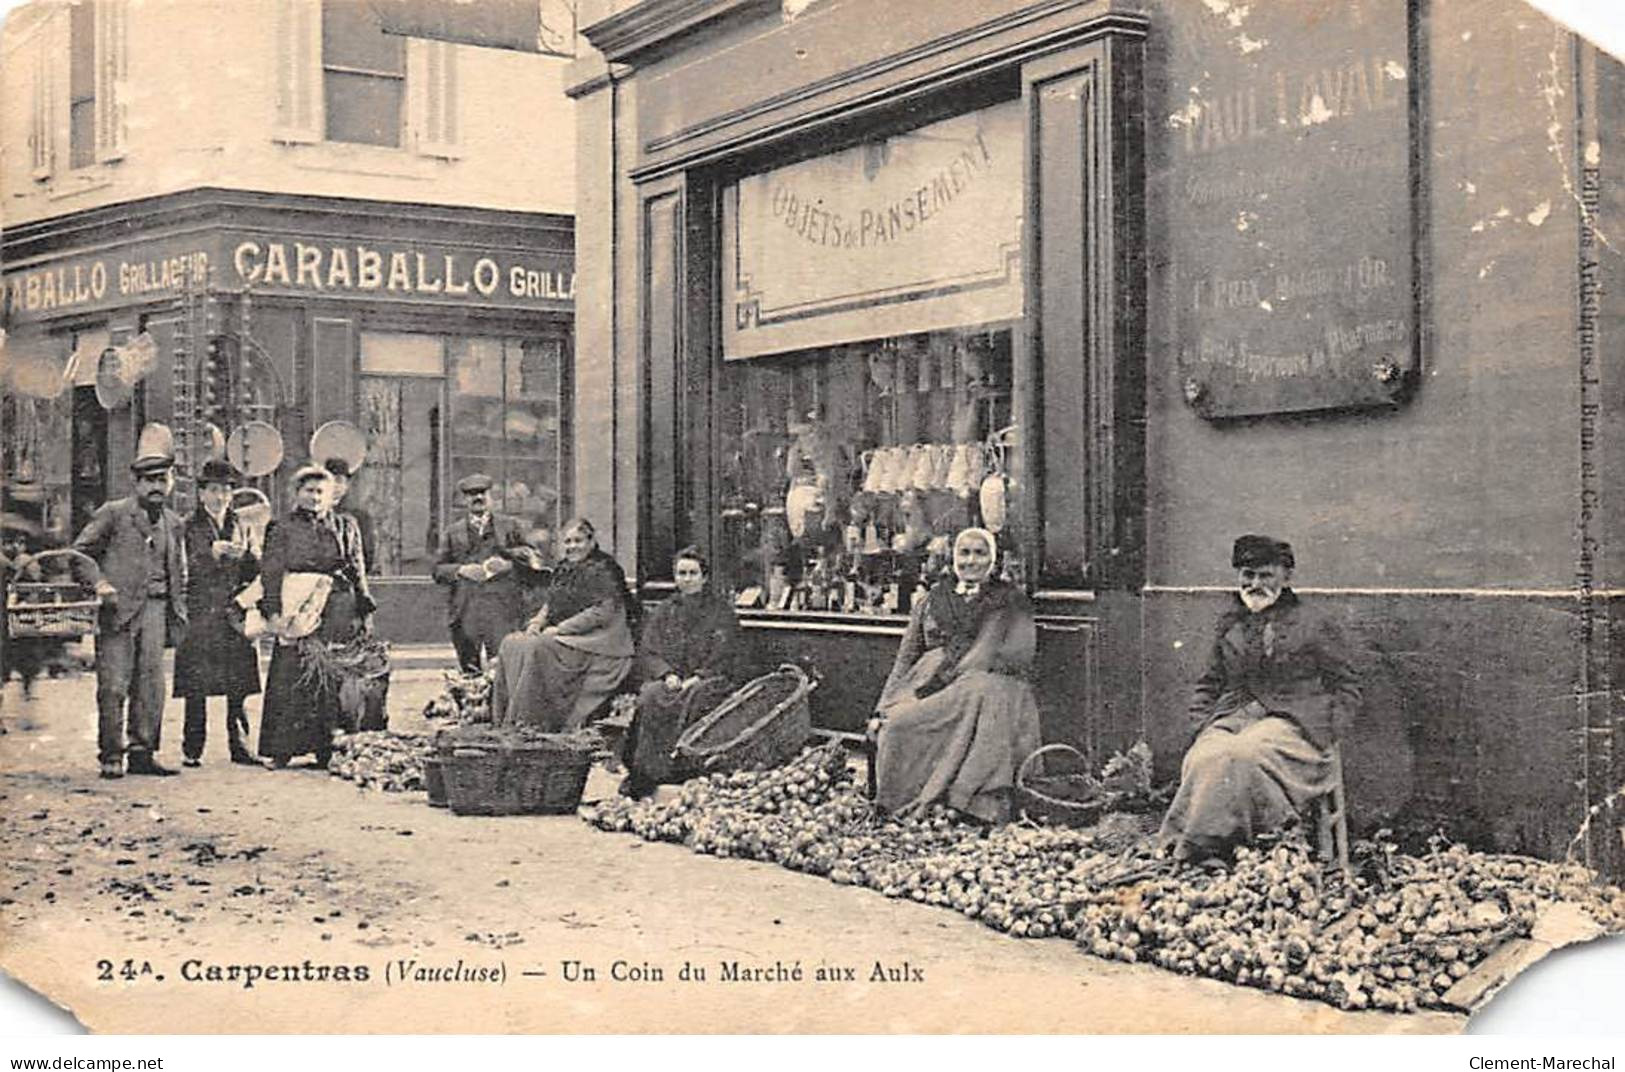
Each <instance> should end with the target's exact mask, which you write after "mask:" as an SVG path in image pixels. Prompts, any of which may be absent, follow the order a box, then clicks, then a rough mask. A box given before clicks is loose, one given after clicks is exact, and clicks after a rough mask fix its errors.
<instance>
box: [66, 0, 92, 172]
mask: <svg viewBox="0 0 1625 1072" xmlns="http://www.w3.org/2000/svg"><path fill="white" fill-rule="evenodd" d="M95 162H96V4H95V3H94V0H80V2H79V3H77V4H74V5H73V7H72V8H71V9H69V15H68V166H69V167H71V168H82V167H88V166H90V165H91V164H94V163H95Z"/></svg>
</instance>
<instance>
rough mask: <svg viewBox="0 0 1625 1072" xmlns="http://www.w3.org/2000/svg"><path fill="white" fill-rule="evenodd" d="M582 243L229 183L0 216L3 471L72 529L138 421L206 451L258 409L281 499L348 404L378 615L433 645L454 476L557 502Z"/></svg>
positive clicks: (124, 461)
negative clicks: (115, 366)
mask: <svg viewBox="0 0 1625 1072" xmlns="http://www.w3.org/2000/svg"><path fill="white" fill-rule="evenodd" d="M572 260H573V257H572V237H571V223H570V220H569V218H568V217H559V216H546V215H534V214H521V213H504V212H487V211H480V210H468V209H452V208H445V207H435V208H432V209H431V208H428V207H419V206H398V205H384V204H373V203H366V202H357V201H339V200H334V199H321V198H303V197H290V196H272V195H256V194H242V193H227V192H221V191H199V192H194V193H188V194H180V195H175V196H173V197H166V198H158V199H154V200H153V201H149V202H142V203H139V204H130V205H122V206H117V207H114V208H109V209H100V210H96V211H94V212H89V213H85V214H83V215H82V216H76V217H60V218H56V219H53V220H48V221H43V222H41V223H38V224H30V225H25V226H20V227H17V228H15V229H12V230H8V231H7V233H6V235H5V264H6V267H7V271H6V275H5V294H6V301H7V313H8V317H9V324H8V327H7V332H8V334H7V337H6V356H7V367H8V370H9V371H8V382H7V390H6V392H5V396H4V402H3V406H4V408H3V411H0V418H3V419H4V422H5V429H4V442H5V444H6V454H5V457H4V466H5V478H6V481H7V483H8V484H16V483H19V482H25V483H27V484H30V485H34V486H38V487H40V488H41V489H42V490H43V496H44V498H45V500H46V502H47V506H46V511H45V512H46V514H47V524H48V525H49V526H50V527H51V528H52V529H53V530H54V531H55V532H56V533H57V534H58V535H60V536H64V537H66V536H71V533H72V532H73V531H74V530H75V529H76V528H77V527H78V526H79V525H81V524H82V523H83V521H84V520H85V519H86V518H88V516H89V513H90V511H92V510H94V509H95V507H96V506H97V505H98V504H99V503H101V502H102V501H104V500H105V499H107V498H109V497H112V496H116V495H118V494H121V493H122V492H123V491H124V490H125V489H126V486H127V480H128V476H127V473H128V468H127V467H128V463H129V460H130V452H131V450H132V449H133V447H134V442H135V433H136V431H138V430H139V428H140V427H141V426H142V425H143V424H144V423H145V422H147V421H164V422H166V423H170V424H172V425H174V426H175V427H176V429H177V434H178V439H180V440H181V441H182V444H183V447H184V448H185V449H186V450H187V451H188V452H189V453H191V454H192V455H194V456H196V457H201V456H203V455H205V454H207V453H208V452H209V451H210V450H211V449H214V450H218V449H219V446H220V445H221V444H222V443H226V442H229V441H230V440H231V437H232V435H233V433H234V432H235V431H236V430H238V429H240V428H243V427H244V426H246V425H250V424H256V423H257V424H259V425H268V426H269V427H270V428H274V429H275V430H276V432H277V433H278V434H279V436H280V441H281V450H282V463H281V466H280V468H279V469H278V470H277V471H276V473H273V474H268V475H266V476H264V477H261V478H260V479H259V480H258V481H256V483H257V484H258V485H259V486H260V487H261V488H262V489H263V490H264V491H265V492H266V493H267V495H268V496H269V497H270V498H271V500H272V502H273V504H275V505H276V508H277V509H278V510H280V509H281V508H282V507H283V506H284V504H285V499H284V496H285V493H286V487H285V484H286V481H285V479H283V478H284V476H285V475H286V474H287V473H289V472H291V471H292V468H291V467H292V466H294V465H296V464H298V463H299V462H300V461H302V460H304V459H305V457H306V455H307V454H308V450H309V443H310V440H311V435H312V433H313V432H314V431H315V430H316V429H317V428H319V427H321V426H322V425H323V424H325V423H327V422H329V421H335V420H340V421H347V422H350V423H352V424H354V425H356V426H358V427H359V428H360V429H361V430H362V432H364V433H365V435H366V438H367V443H368V447H367V459H366V464H365V465H364V467H363V468H362V469H361V470H360V472H359V474H358V475H357V477H356V478H355V481H354V483H353V486H352V489H351V491H350V496H349V499H348V500H347V502H348V503H349V504H350V505H352V506H356V507H359V508H361V509H363V510H365V511H366V513H367V514H368V515H369V516H370V519H371V528H372V536H373V539H374V543H375V546H376V554H375V556H374V557H375V561H374V562H372V563H370V564H369V569H370V570H371V572H373V573H374V574H375V575H376V577H377V582H376V587H377V589H378V591H379V593H380V602H381V604H382V605H381V608H380V615H379V619H378V620H379V624H380V628H381V629H382V630H384V631H385V632H386V633H387V634H388V635H389V636H390V637H391V639H397V640H432V641H440V640H443V639H444V637H443V615H441V614H440V613H439V607H440V599H439V595H438V592H437V590H436V589H435V588H434V586H433V584H432V582H431V581H430V580H429V576H428V575H429V572H430V568H431V566H432V564H433V560H434V557H435V554H436V550H437V547H438V543H439V539H440V533H441V531H442V529H443V527H444V526H445V524H446V523H447V522H448V521H449V520H450V519H453V518H455V517H456V516H457V514H458V512H459V504H458V502H457V501H456V494H455V488H456V485H457V481H458V480H459V479H460V478H461V477H463V476H465V475H467V474H469V473H472V472H485V473H488V474H490V475H491V476H492V477H493V478H494V480H495V481H496V492H497V500H496V501H497V508H498V509H499V510H503V511H505V512H508V513H512V514H516V515H518V516H519V517H521V518H522V519H523V520H524V522H525V523H526V524H527V526H530V527H545V528H552V529H556V527H557V525H558V523H559V521H560V520H562V519H563V517H564V516H565V515H566V514H567V513H568V512H569V508H570V506H569V504H570V495H571V487H570V485H571V473H572V470H573V466H574V463H573V459H572V453H571V451H572V447H571V437H570V426H569V422H570V414H571V393H570V392H571V361H572V356H571V355H572V339H571V309H572V304H573V292H574V272H573V267H572ZM143 334H144V336H145V338H146V339H150V340H151V342H150V345H149V347H148V351H149V360H147V361H145V362H143V363H142V367H141V368H138V369H134V370H130V371H128V372H127V373H126V375H125V377H124V380H125V382H124V383H123V384H122V387H123V388H124V389H123V390H121V389H120V385H119V384H118V383H114V384H113V385H112V386H109V384H108V383H107V382H105V380H106V371H105V368H106V365H105V363H104V362H103V361H102V354H103V353H104V351H106V350H108V349H109V348H115V349H117V348H121V347H129V346H130V344H131V342H132V340H134V339H138V338H140V337H142V335H143ZM99 371H100V372H101V373H102V376H103V380H104V382H103V383H102V385H101V389H100V393H98V372H99ZM317 460H322V459H317ZM181 490H182V494H183V496H184V494H185V493H186V490H187V489H186V486H185V484H184V482H183V484H182V489H181Z"/></svg>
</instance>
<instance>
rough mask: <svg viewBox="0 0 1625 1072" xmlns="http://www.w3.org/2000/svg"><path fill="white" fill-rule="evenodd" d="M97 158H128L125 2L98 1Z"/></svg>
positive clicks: (127, 70) (126, 13)
mask: <svg viewBox="0 0 1625 1072" xmlns="http://www.w3.org/2000/svg"><path fill="white" fill-rule="evenodd" d="M96 5H97V6H96V159H97V160H99V161H101V162H103V163H106V162H107V161H110V160H118V159H121V158H122V157H123V156H124V146H125V141H126V137H125V135H126V126H125V114H124V109H125V104H124V86H125V83H126V81H127V80H128V78H129V75H130V66H129V64H130V49H129V36H128V33H127V31H126V27H125V19H126V18H127V17H128V5H127V4H126V2H125V0H96Z"/></svg>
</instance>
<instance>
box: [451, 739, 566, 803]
mask: <svg viewBox="0 0 1625 1072" xmlns="http://www.w3.org/2000/svg"><path fill="white" fill-rule="evenodd" d="M591 769H592V752H591V750H589V749H583V748H581V747H579V746H576V745H565V744H552V743H547V742H542V741H535V742H524V743H516V744H500V745H499V744H489V745H471V744H464V743H459V744H458V745H457V746H456V747H454V748H453V749H452V750H451V754H450V755H449V756H448V755H444V754H442V757H441V772H442V774H443V776H444V778H445V782H446V803H447V804H448V805H449V806H450V807H451V810H452V812H453V813H454V814H457V815H557V814H562V813H565V812H572V811H575V810H576V808H577V807H578V806H580V804H581V793H582V790H584V789H585V788H586V787H587V774H588V772H589V771H591Z"/></svg>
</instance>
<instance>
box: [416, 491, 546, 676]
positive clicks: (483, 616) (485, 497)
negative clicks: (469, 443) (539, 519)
mask: <svg viewBox="0 0 1625 1072" xmlns="http://www.w3.org/2000/svg"><path fill="white" fill-rule="evenodd" d="M457 490H458V491H460V492H462V495H463V505H464V507H465V509H466V510H467V514H466V516H464V517H463V518H461V519H460V520H458V521H457V522H455V523H453V524H452V525H451V526H450V527H449V528H448V529H447V530H446V534H445V536H443V537H442V538H441V540H440V557H439V559H438V561H437V562H436V564H435V567H434V579H435V581H436V583H439V584H444V585H448V586H450V592H449V593H448V595H447V619H446V620H447V623H448V624H449V625H450V627H451V644H452V647H454V648H456V649H457V662H458V664H459V665H460V666H461V667H462V670H463V673H465V674H473V673H478V672H479V671H480V670H481V668H482V666H483V663H482V659H481V653H482V652H483V653H485V654H487V655H490V656H495V655H496V653H497V649H498V648H500V647H501V646H502V638H503V637H505V636H507V635H508V634H509V633H511V632H513V631H514V630H516V629H518V628H519V627H520V624H521V622H522V621H523V618H522V613H523V609H522V607H521V605H520V600H521V591H520V586H519V582H518V579H517V578H516V577H515V576H514V573H513V570H514V558H515V557H516V556H523V555H525V554H526V551H527V548H526V544H525V536H524V533H523V532H522V531H521V528H520V524H519V522H518V520H516V519H515V518H511V517H507V516H504V515H502V514H497V513H493V512H492V510H491V478H490V477H488V476H486V475H485V474H484V473H474V474H472V475H470V476H466V477H464V478H463V479H462V480H461V481H459V482H458V484H457Z"/></svg>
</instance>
